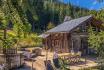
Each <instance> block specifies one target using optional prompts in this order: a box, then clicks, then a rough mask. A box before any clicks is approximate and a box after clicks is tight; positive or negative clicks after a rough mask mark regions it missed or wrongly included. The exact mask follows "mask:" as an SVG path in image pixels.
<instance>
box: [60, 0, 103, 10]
mask: <svg viewBox="0 0 104 70" xmlns="http://www.w3.org/2000/svg"><path fill="white" fill-rule="evenodd" d="M60 1H62V2H64V3H68V2H70V3H71V4H73V5H76V6H80V7H83V8H87V9H90V10H100V9H101V8H104V1H103V2H102V3H99V2H97V1H96V0H60Z"/></svg>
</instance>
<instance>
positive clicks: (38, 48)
mask: <svg viewBox="0 0 104 70" xmlns="http://www.w3.org/2000/svg"><path fill="white" fill-rule="evenodd" d="M32 53H35V54H36V56H40V55H42V48H40V47H35V48H34V49H33V50H32Z"/></svg>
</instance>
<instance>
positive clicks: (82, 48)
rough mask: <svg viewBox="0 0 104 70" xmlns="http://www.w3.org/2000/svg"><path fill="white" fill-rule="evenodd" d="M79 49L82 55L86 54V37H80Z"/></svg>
mask: <svg viewBox="0 0 104 70" xmlns="http://www.w3.org/2000/svg"><path fill="white" fill-rule="evenodd" d="M81 51H82V55H88V38H86V37H83V38H81Z"/></svg>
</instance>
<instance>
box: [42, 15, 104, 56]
mask: <svg viewBox="0 0 104 70" xmlns="http://www.w3.org/2000/svg"><path fill="white" fill-rule="evenodd" d="M90 26H91V27H93V30H94V31H97V32H98V31H100V30H101V29H103V26H102V22H101V21H100V20H97V19H96V18H94V17H93V16H92V15H89V16H84V17H81V18H77V19H72V20H68V21H64V22H63V23H62V24H60V25H58V26H56V27H54V28H52V29H50V30H48V31H47V32H45V34H42V35H41V37H43V45H44V46H45V47H48V49H50V51H54V50H55V49H58V51H59V52H61V53H62V52H71V50H73V51H74V52H78V51H81V52H82V53H83V54H88V53H89V50H90V48H89V47H88V46H89V44H88V36H89V35H88V29H89V27H90Z"/></svg>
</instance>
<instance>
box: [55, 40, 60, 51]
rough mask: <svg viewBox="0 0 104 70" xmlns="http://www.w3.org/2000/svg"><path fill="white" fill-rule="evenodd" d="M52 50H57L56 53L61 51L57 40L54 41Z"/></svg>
mask: <svg viewBox="0 0 104 70" xmlns="http://www.w3.org/2000/svg"><path fill="white" fill-rule="evenodd" d="M54 50H57V51H58V52H60V51H61V47H60V42H59V40H57V39H56V40H54Z"/></svg>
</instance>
